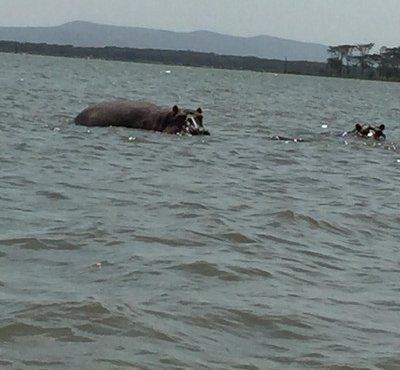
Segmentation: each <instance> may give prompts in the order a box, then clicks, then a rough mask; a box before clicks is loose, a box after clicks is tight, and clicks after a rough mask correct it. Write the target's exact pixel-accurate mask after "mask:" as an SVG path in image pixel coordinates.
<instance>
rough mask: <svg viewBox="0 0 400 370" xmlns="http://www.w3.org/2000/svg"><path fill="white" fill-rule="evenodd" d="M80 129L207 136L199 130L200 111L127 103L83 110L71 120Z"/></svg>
mask: <svg viewBox="0 0 400 370" xmlns="http://www.w3.org/2000/svg"><path fill="white" fill-rule="evenodd" d="M75 123H77V124H79V125H84V126H125V127H130V128H140V129H145V130H153V131H161V132H166V133H169V134H189V135H210V133H209V132H208V130H206V129H205V128H204V127H203V115H202V110H201V108H198V109H197V110H195V111H194V110H190V109H181V108H178V106H177V105H174V106H173V107H172V108H164V107H159V106H158V105H155V104H151V103H143V102H137V101H130V100H115V101H104V102H101V103H97V104H93V105H90V106H89V107H87V108H86V109H84V110H83V111H82V112H81V113H79V114H78V115H77V116H76V118H75Z"/></svg>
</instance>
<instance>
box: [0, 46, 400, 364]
mask: <svg viewBox="0 0 400 370" xmlns="http://www.w3.org/2000/svg"><path fill="white" fill-rule="evenodd" d="M167 70H169V71H170V73H166V71H167ZM0 86H1V89H0V130H1V135H0V174H1V181H0V228H1V229H0V230H1V234H0V272H1V273H0V304H1V313H0V367H1V369H5V370H10V369H13V370H14V369H38V370H39V369H40V370H47V369H48V370H54V369H60V370H66V369H71V370H76V369H79V370H92V369H100V370H110V369H204V370H205V369H212V370H218V369H246V370H253V369H254V370H255V369H330V370H360V369H388V370H389V369H390V370H392V369H396V370H397V369H400V347H399V343H400V289H399V281H400V253H399V250H400V249H399V248H400V247H399V245H400V243H399V241H400V227H399V226H400V212H399V209H400V196H399V185H400V181H399V180H400V178H399V171H400V153H399V150H398V148H397V147H398V143H399V142H400V125H399V119H400V108H399V102H400V85H399V84H389V83H381V82H367V81H354V80H340V79H325V78H311V77H301V76H288V75H273V74H259V73H252V72H237V71H222V70H208V69H196V68H184V67H172V66H162V65H145V64H129V63H120V62H107V61H95V60H80V59H63V58H49V57H38V56H36V57H35V56H28V55H7V54H0ZM117 97H124V98H130V99H138V100H146V101H151V102H154V103H157V104H161V105H171V106H172V105H173V104H175V103H177V104H179V105H182V106H184V107H187V108H197V107H198V106H201V107H202V108H203V110H204V112H205V125H206V126H207V128H208V129H209V130H210V132H211V136H209V137H178V136H174V135H166V134H159V133H153V132H147V131H139V130H130V129H126V128H113V127H111V128H92V129H90V130H88V129H87V128H85V127H81V126H76V125H74V124H73V118H74V116H75V115H76V114H77V113H78V112H79V111H80V110H82V109H83V108H85V107H86V106H87V104H89V103H92V102H97V101H100V100H104V99H110V98H117ZM360 121H363V122H377V123H384V124H385V125H386V127H387V129H386V133H387V140H386V141H385V142H381V143H377V142H372V141H368V140H361V139H355V138H351V137H348V136H346V137H341V136H340V135H338V134H340V133H341V132H343V131H345V130H348V129H350V128H352V126H353V125H354V124H355V123H356V122H360ZM275 135H280V136H286V137H301V138H303V139H306V140H307V141H306V142H293V141H285V140H280V141H277V140H272V138H273V137H274V136H275Z"/></svg>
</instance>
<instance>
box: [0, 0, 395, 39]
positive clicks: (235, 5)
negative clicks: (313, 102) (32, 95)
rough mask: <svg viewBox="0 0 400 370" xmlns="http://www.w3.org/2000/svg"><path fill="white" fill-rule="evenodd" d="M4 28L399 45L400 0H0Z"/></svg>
mask: <svg viewBox="0 0 400 370" xmlns="http://www.w3.org/2000/svg"><path fill="white" fill-rule="evenodd" d="M0 15H1V17H0V26H54V25H59V24H62V23H65V22H69V21H73V20H85V21H91V22H98V23H105V24H114V25H121V26H135V27H149V28H156V29H166V30H172V31H195V30H210V31H216V32H220V33H225V34H230V35H236V36H255V35H270V36H277V37H283V38H288V39H293V40H300V41H310V42H317V43H323V44H326V45H338V44H343V43H367V42H375V43H376V46H377V47H380V46H383V45H385V46H400V0H0Z"/></svg>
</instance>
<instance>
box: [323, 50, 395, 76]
mask: <svg viewBox="0 0 400 370" xmlns="http://www.w3.org/2000/svg"><path fill="white" fill-rule="evenodd" d="M374 46H375V44H374V43H368V44H356V45H350V44H345V45H337V46H330V47H329V48H328V53H329V54H330V57H329V58H328V67H329V69H330V70H331V72H332V74H333V75H336V76H340V77H345V76H348V77H360V78H368V79H380V80H389V81H390V80H393V81H400V47H394V48H387V47H385V46H382V47H381V48H380V49H379V53H371V50H372V49H373V47H374Z"/></svg>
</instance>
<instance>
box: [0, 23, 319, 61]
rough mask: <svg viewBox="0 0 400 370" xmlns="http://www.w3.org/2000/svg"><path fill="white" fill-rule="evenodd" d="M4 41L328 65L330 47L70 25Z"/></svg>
mask: <svg viewBox="0 0 400 370" xmlns="http://www.w3.org/2000/svg"><path fill="white" fill-rule="evenodd" d="M0 40H9V41H19V42H32V43H49V44H58V45H73V46H85V47H104V46H118V47H130V48H140V49H142V48H143V49H164V50H191V51H198V52H206V53H215V54H222V55H236V56H256V57H259V58H267V59H279V60H283V59H285V58H287V59H288V60H305V61H317V62H325V61H326V58H327V51H326V50H327V46H326V45H321V44H314V43H305V42H300V41H293V40H285V39H281V38H277V37H271V36H255V37H237V36H229V35H222V34H219V33H215V32H209V31H194V32H172V31H162V30H154V29H149V28H139V27H119V26H108V25H102V24H96V23H89V22H80V21H76V22H70V23H66V24H63V25H61V26H56V27H0Z"/></svg>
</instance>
